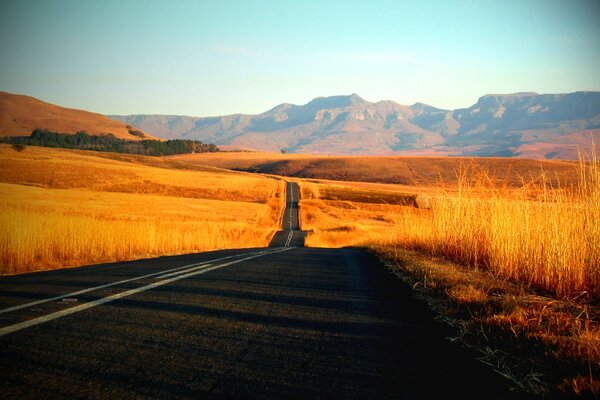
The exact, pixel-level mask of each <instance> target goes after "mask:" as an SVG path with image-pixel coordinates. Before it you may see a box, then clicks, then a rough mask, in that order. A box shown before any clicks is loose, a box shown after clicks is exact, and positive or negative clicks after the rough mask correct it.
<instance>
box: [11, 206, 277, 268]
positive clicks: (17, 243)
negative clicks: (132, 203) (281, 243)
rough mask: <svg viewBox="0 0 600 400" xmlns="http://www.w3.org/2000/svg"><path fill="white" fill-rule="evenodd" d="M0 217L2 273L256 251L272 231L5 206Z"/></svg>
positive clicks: (240, 225) (242, 225)
mask: <svg viewBox="0 0 600 400" xmlns="http://www.w3.org/2000/svg"><path fill="white" fill-rule="evenodd" d="M0 213H1V214H2V220H1V221H0V272H2V273H14V272H25V271H29V270H37V269H48V268H53V267H63V266H74V265H81V264H89V263H100V262H107V261H119V260H130V259H136V258H142V257H149V256H156V255H166V254H181V253H188V252H200V251H206V250H215V249H223V248H237V247H261V246H264V245H265V243H268V241H269V239H270V237H271V236H272V232H273V230H272V229H269V228H268V227H267V228H261V227H256V226H252V225H250V224H248V223H246V222H244V221H240V222H222V221H219V222H217V221H210V220H193V219H192V220H190V221H170V220H168V219H167V220H163V219H161V218H156V219H151V220H137V221H135V220H134V221H126V220H107V219H104V218H101V217H98V216H69V215H64V214H59V213H49V212H39V211H35V210H23V209H15V208H7V207H2V208H0Z"/></svg>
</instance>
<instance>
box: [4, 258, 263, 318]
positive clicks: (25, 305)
mask: <svg viewBox="0 0 600 400" xmlns="http://www.w3.org/2000/svg"><path fill="white" fill-rule="evenodd" d="M262 253H264V250H262V251H254V252H248V253H242V254H235V255H232V256H227V257H221V258H217V259H215V260H207V261H202V262H200V263H194V264H188V265H183V266H181V267H176V268H172V269H168V270H166V271H160V272H153V273H151V274H146V275H141V276H136V277H133V278H128V279H123V280H120V281H117V282H111V283H107V284H104V285H99V286H93V287H90V288H86V289H82V290H78V291H75V292H70V293H66V294H61V295H58V296H53V297H49V298H46V299H40V300H35V301H32V302H29V303H25V304H19V305H17V306H12V307H7V308H4V309H1V310H0V314H4V313H8V312H12V311H17V310H21V309H23V308H27V307H32V306H36V305H39V304H44V303H48V302H50V301H55V300H60V299H62V298H65V297H74V296H78V295H81V294H85V293H89V292H93V291H95V290H100V289H105V288H108V287H112V286H117V285H121V284H123V283H128V282H134V281H138V280H140V279H145V278H152V277H155V276H159V275H163V274H168V273H171V272H175V271H181V270H184V269H186V268H192V267H199V266H203V265H206V264H209V263H214V262H218V261H223V260H228V259H230V258H235V257H242V256H245V255H248V254H262Z"/></svg>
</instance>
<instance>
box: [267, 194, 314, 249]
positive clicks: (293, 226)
mask: <svg viewBox="0 0 600 400" xmlns="http://www.w3.org/2000/svg"><path fill="white" fill-rule="evenodd" d="M285 199H286V204H285V211H284V212H283V221H282V229H283V230H281V231H279V232H277V233H276V234H275V236H274V237H273V239H272V240H271V243H269V247H303V246H304V238H305V237H306V233H305V232H302V231H300V223H299V221H298V200H300V190H299V189H298V184H297V183H292V182H288V183H287V186H286V194H285Z"/></svg>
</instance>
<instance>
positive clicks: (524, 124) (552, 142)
mask: <svg viewBox="0 0 600 400" xmlns="http://www.w3.org/2000/svg"><path fill="white" fill-rule="evenodd" d="M110 117H111V118H114V119H115V120H118V121H122V122H125V123H129V124H133V125H136V126H139V127H141V128H142V129H144V130H146V131H148V132H151V133H152V134H154V135H156V136H159V137H162V138H166V139H173V138H185V139H197V140H202V141H205V142H213V143H215V144H217V145H223V144H224V145H231V146H234V147H238V148H252V149H258V150H263V151H272V152H279V151H280V150H282V149H283V150H285V151H286V152H292V153H313V154H318V153H320V154H348V155H392V154H405V155H439V156H448V155H450V156H501V157H522V158H531V157H535V158H564V159H574V158H577V149H580V150H583V151H588V152H589V150H590V148H591V142H592V138H595V140H596V141H598V139H600V92H575V93H569V94H541V95H540V94H537V93H515V94H506V95H496V94H490V95H485V96H483V97H481V98H480V99H479V100H478V101H477V103H476V104H474V105H473V106H471V107H469V108H464V109H457V110H443V109H439V108H435V107H432V106H429V105H426V104H423V103H415V104H413V105H412V106H404V105H401V104H398V103H395V102H393V101H379V102H376V103H372V102H369V101H366V100H364V99H362V98H361V97H360V96H358V95H356V94H352V95H350V96H333V97H319V98H316V99H314V100H312V101H310V102H309V103H307V104H305V105H301V106H298V105H293V104H287V103H284V104H281V105H279V106H277V107H275V108H273V109H271V110H269V111H266V112H264V113H262V114H258V115H243V114H234V115H228V116H222V117H207V118H201V117H188V116H176V115H127V116H122V115H121V116H119V115H113V116H110Z"/></svg>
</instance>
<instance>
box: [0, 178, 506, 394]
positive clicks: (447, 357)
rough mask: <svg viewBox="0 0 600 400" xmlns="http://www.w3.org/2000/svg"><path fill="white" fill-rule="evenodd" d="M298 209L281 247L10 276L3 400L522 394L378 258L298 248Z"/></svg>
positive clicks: (4, 295)
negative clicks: (454, 337)
mask: <svg viewBox="0 0 600 400" xmlns="http://www.w3.org/2000/svg"><path fill="white" fill-rule="evenodd" d="M290 191H291V193H290ZM288 200H289V201H288V203H287V204H288V208H287V209H286V211H285V212H286V213H287V214H286V215H288V216H287V217H286V218H284V220H283V225H284V230H283V231H282V232H280V233H278V234H277V235H276V236H275V238H274V239H273V242H272V245H273V247H270V248H260V249H243V250H225V251H215V252H206V253H200V254H189V255H181V256H172V257H160V258H154V259H147V260H138V261H131V262H120V263H112V264H105V265H94V266H88V267H82V268H76V269H64V270H56V271H48V272H39V273H31V274H24V275H19V276H8V277H2V278H1V279H0V397H2V398H13V399H24V398H69V399H70V398H97V399H114V398H139V397H144V398H161V399H162V398H190V399H192V398H193V399H197V398H244V399H247V398H277V399H289V398H292V399H293V398H334V397H335V398H364V399H367V398H368V399H374V398H432V397H440V396H443V397H445V398H446V397H457V396H460V397H462V398H470V397H474V396H477V397H478V398H486V399H490V398H491V399H493V398H507V397H514V394H510V393H509V392H508V391H507V388H506V383H505V382H504V381H503V379H502V378H500V377H499V376H498V375H497V374H494V373H491V372H490V371H489V370H488V369H487V368H486V367H484V366H483V364H481V363H479V362H477V361H475V360H474V358H473V357H472V355H471V354H469V353H468V352H465V351H464V350H461V349H460V348H459V347H458V345H456V344H455V343H451V342H450V341H448V340H447V339H446V338H445V337H446V336H447V335H450V334H451V333H452V332H451V331H449V329H448V328H447V327H446V326H444V325H441V324H439V323H437V322H435V320H434V318H433V315H432V314H431V313H430V312H429V311H428V308H427V307H426V306H425V305H424V304H423V303H421V302H420V301H418V300H416V299H414V298H413V297H412V295H411V288H410V287H407V286H406V285H405V284H403V283H401V282H400V280H398V279H397V278H395V276H394V275H393V274H391V273H390V272H389V271H387V270H386V269H385V268H384V267H383V266H382V265H380V263H379V262H378V260H377V259H375V258H374V256H373V255H371V254H370V253H368V252H366V251H363V250H360V249H315V248H304V247H294V246H296V245H301V244H302V241H303V235H302V233H301V232H299V231H298V220H297V201H298V192H297V187H296V186H294V185H289V187H288ZM290 232H293V233H292V235H291V239H289V238H290ZM284 239H285V240H284ZM286 246H287V247H286Z"/></svg>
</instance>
